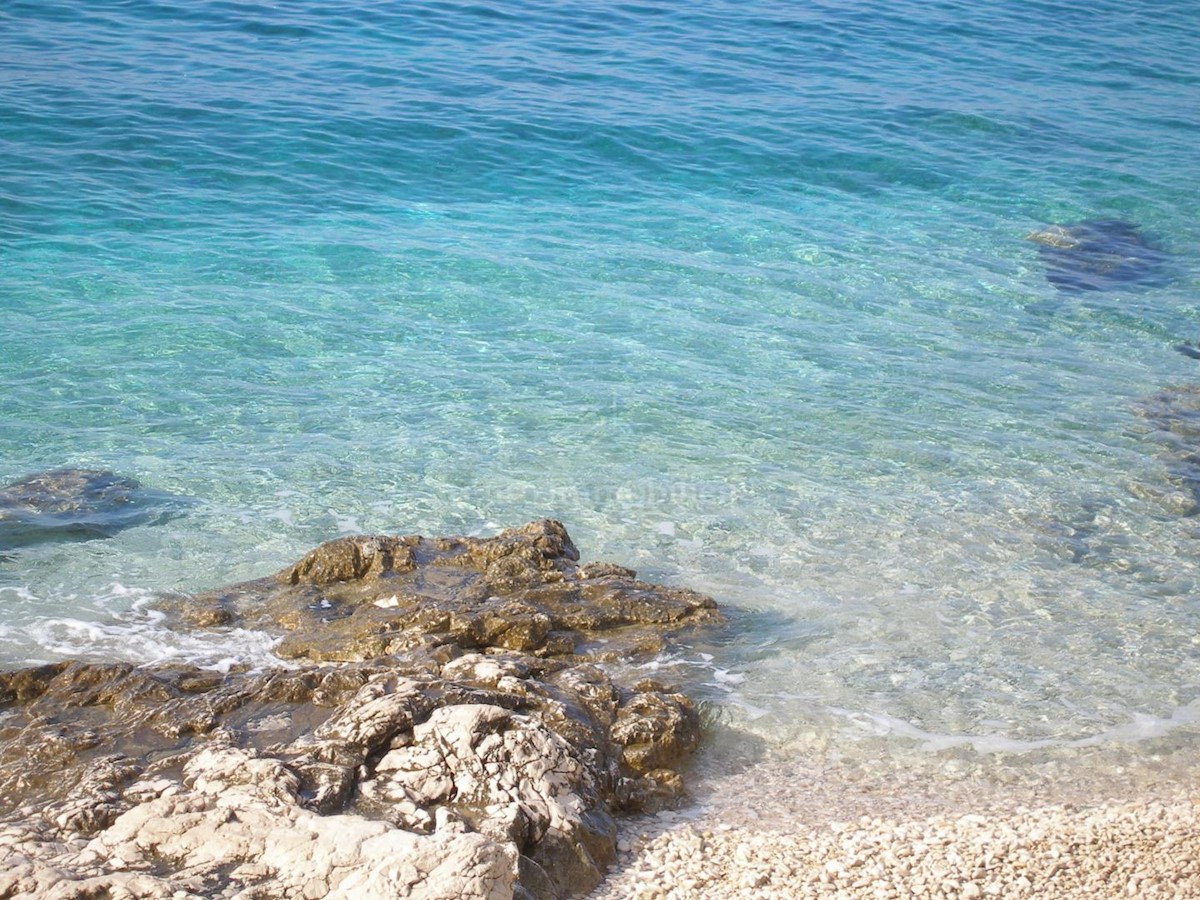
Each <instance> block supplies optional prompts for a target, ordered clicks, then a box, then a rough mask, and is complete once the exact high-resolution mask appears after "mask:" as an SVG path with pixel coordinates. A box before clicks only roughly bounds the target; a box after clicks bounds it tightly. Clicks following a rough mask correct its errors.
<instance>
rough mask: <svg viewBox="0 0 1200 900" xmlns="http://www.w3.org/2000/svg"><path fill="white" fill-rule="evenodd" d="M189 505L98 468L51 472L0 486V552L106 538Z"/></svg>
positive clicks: (132, 480) (169, 514) (162, 518)
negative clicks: (43, 543)
mask: <svg viewBox="0 0 1200 900" xmlns="http://www.w3.org/2000/svg"><path fill="white" fill-rule="evenodd" d="M189 503H190V501H189V500H188V499H187V498H184V497H177V496H173V495H171V494H167V493H164V492H162V491H155V490H152V489H150V488H144V487H142V485H141V484H139V483H138V482H137V481H136V480H134V479H132V478H125V477H123V476H120V475H117V474H116V473H114V472H108V471H105V470H102V469H54V470H52V471H49V472H39V473H37V474H36V475H29V476H27V477H25V478H22V479H21V480H19V481H14V482H13V483H12V484H9V485H6V486H4V487H0V549H5V548H14V547H20V546H24V545H28V544H36V543H41V542H43V541H53V540H89V539H92V538H102V537H111V536H112V535H113V534H116V533H117V532H118V531H121V530H123V529H125V528H131V527H133V526H135V525H150V524H155V523H159V522H163V521H166V520H167V519H171V518H174V517H175V516H178V515H180V514H182V512H183V511H184V509H186V507H187V506H188V505H189Z"/></svg>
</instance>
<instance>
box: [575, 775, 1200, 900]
mask: <svg viewBox="0 0 1200 900" xmlns="http://www.w3.org/2000/svg"><path fill="white" fill-rule="evenodd" d="M1176 774H1177V773H1172V774H1171V775H1169V776H1167V777H1163V773H1161V772H1160V773H1157V775H1155V776H1149V775H1148V774H1147V773H1142V775H1143V776H1146V777H1139V776H1137V775H1132V774H1131V773H1129V772H1125V773H1115V772H1110V773H1109V775H1110V776H1113V775H1116V776H1118V777H1104V778H1101V779H1099V780H1098V779H1095V778H1093V777H1089V776H1086V775H1085V776H1081V777H1078V778H1075V779H1072V780H1069V781H1066V782H1058V783H1057V784H1056V785H1055V788H1054V792H1055V793H1057V794H1058V795H1059V796H1060V797H1062V798H1063V799H1060V800H1059V801H1057V802H1054V801H1051V800H1049V799H1047V788H1046V785H1045V783H1044V782H1041V783H1038V782H1035V781H1029V782H1026V783H1020V784H1007V785H999V784H996V783H995V782H990V781H988V780H987V779H980V778H972V777H968V778H959V779H947V778H945V777H939V776H938V775H936V774H933V773H931V772H930V771H928V769H927V768H925V769H922V767H920V766H918V767H917V768H916V769H914V770H913V771H910V772H909V773H908V774H907V775H897V774H896V773H895V772H893V773H890V774H889V775H888V776H887V777H886V778H885V777H882V776H870V775H867V776H863V775H862V774H861V773H856V774H851V773H849V772H847V771H845V770H844V769H842V768H841V767H840V766H839V765H838V764H832V765H830V764H817V763H812V762H800V761H798V760H796V759H794V758H792V759H774V760H772V759H767V760H763V761H760V762H758V763H756V764H754V765H751V766H750V767H749V768H747V769H745V770H744V771H741V772H739V773H737V774H734V775H727V776H718V777H716V778H710V779H704V780H702V787H703V789H704V791H705V793H704V795H703V796H698V797H697V802H696V803H695V804H694V805H693V806H692V807H690V808H687V809H681V810H672V811H664V812H661V813H659V814H658V815H655V816H649V817H642V818H639V819H635V820H630V821H628V822H626V823H625V825H624V828H623V831H622V835H621V838H620V842H619V845H618V846H619V848H620V855H619V858H618V862H617V865H616V867H615V869H614V873H613V874H612V875H611V876H610V877H609V879H608V880H607V881H606V882H605V883H604V884H603V885H602V886H601V887H600V888H599V889H598V890H597V891H595V892H594V893H593V894H592V895H591V900H693V898H695V900H701V898H703V900H725V898H730V900H732V898H739V900H743V898H761V900H785V898H787V900H792V898H804V897H844V898H910V897H912V898H917V897H927V898H947V900H949V898H973V897H1039V898H1074V897H1089V898H1107V897H1114V898H1115V897H1196V896H1200V827H1198V824H1200V818H1198V813H1200V792H1197V791H1196V790H1195V789H1194V788H1191V789H1189V788H1188V787H1187V786H1186V785H1185V783H1182V782H1181V781H1180V780H1179V779H1178V778H1177V777H1175V775H1176Z"/></svg>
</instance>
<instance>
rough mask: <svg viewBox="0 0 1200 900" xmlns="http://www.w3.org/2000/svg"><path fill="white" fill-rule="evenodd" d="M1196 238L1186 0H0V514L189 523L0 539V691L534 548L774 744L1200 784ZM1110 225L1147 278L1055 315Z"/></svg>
mask: <svg viewBox="0 0 1200 900" xmlns="http://www.w3.org/2000/svg"><path fill="white" fill-rule="evenodd" d="M1198 209H1200V17H1197V16H1196V15H1195V6H1194V4H1193V3H1192V2H1191V0H1154V2H1149V0H1120V2H1118V0H1093V2H1090V3H1087V4H1080V3H1073V2H1065V0H1012V2H1008V3H1003V4H997V3H977V2H967V0H919V2H918V0H895V2H889V3H870V2H861V0H837V2H833V0H811V2H810V0H738V2H733V0H691V2H687V3H683V2H673V0H628V2H617V0H578V2H552V0H506V2H499V0H478V2H472V0H462V2H460V0H288V2H278V3H274V2H251V0H186V2H184V0H137V2H129V0H86V2H85V0H5V2H4V3H3V4H0V484H5V483H9V482H12V481H16V480H17V479H20V478H23V477H25V476H27V475H30V474H32V473H36V472H41V471H46V470H54V469H60V468H64V467H72V468H83V469H104V470H110V471H112V472H115V473H118V474H119V475H121V476H122V477H127V478H132V479H136V480H137V481H139V482H140V483H141V484H142V485H144V486H145V487H146V488H147V489H152V490H154V491H159V492H163V493H165V494H171V495H174V496H178V497H185V498H188V503H187V505H186V506H184V507H181V508H180V510H179V514H178V515H174V516H172V517H166V518H165V520H164V521H160V522H155V523H147V524H143V525H140V526H137V527H131V528H127V529H124V530H121V531H120V532H119V533H116V534H113V535H112V536H110V537H107V538H104V539H94V540H61V539H48V540H43V541H33V542H23V543H21V544H20V545H19V546H13V547H8V548H2V547H0V667H4V668H15V667H18V666H25V665H33V664H40V663H44V662H49V661H54V660H61V659H68V658H82V659H106V660H112V659H120V660H129V661H134V662H139V663H143V662H144V663H151V662H191V663H195V664H197V665H203V666H207V667H212V668H216V669H220V670H229V669H232V668H234V667H244V666H251V667H254V666H266V665H270V664H272V660H273V657H272V655H271V648H272V645H273V642H274V640H275V639H276V636H272V635H267V634H258V633H253V632H249V631H242V630H225V631H220V630H217V631H208V632H193V633H186V634H185V633H179V632H175V631H171V630H169V629H167V628H166V627H164V625H163V623H162V622H161V619H160V617H159V616H158V614H157V613H156V612H155V610H154V606H153V603H154V600H155V598H156V597H159V596H161V594H162V593H163V592H188V591H197V590H201V589H206V588H210V587H214V586H218V585H222V584H228V583H231V582H236V581H239V580H244V579H249V578H255V577H259V576H262V575H266V574H268V573H271V572H273V571H276V570H277V569H279V568H282V567H283V566H285V565H287V564H288V563H290V562H292V561H294V560H295V559H297V558H299V556H301V555H302V554H303V553H305V552H306V551H307V550H308V549H310V548H311V547H313V546H315V545H316V544H318V543H320V542H322V541H324V540H328V539H331V538H335V537H337V536H339V535H347V534H358V533H393V534H412V533H420V534H425V535H430V536H434V535H447V534H466V535H490V534H494V533H496V532H498V531H499V530H501V529H503V528H506V527H510V526H517V525H521V524H523V523H525V522H527V521H530V520H532V519H539V518H543V517H551V518H556V519H560V520H561V521H562V522H563V523H564V524H565V525H566V526H567V528H568V530H569V531H570V533H571V535H572V537H573V538H574V540H575V543H576V544H577V545H578V546H579V548H580V550H581V553H582V555H583V557H584V558H585V559H595V560H605V561H611V562H617V563H620V564H623V565H627V566H631V567H633V568H635V569H637V570H638V572H639V573H640V575H641V576H642V577H643V578H645V579H647V580H650V581H655V582H661V583H665V584H670V585H680V586H687V587H691V588H694V589H696V590H699V591H703V592H705V593H708V594H711V595H712V596H713V597H715V598H716V599H717V601H718V602H719V603H720V604H721V605H722V607H724V608H725V609H726V611H727V612H728V613H729V616H730V627H729V628H728V629H727V630H726V631H724V632H722V633H721V634H719V635H717V636H715V637H712V638H711V639H706V640H704V641H703V642H701V641H693V642H691V643H686V642H685V644H684V645H682V646H680V647H679V648H676V650H674V651H673V652H672V654H671V656H670V657H669V658H663V659H660V660H655V661H654V662H653V663H651V664H650V665H649V667H650V668H662V669H664V670H666V671H668V672H669V673H670V674H671V675H672V677H678V678H681V679H682V680H683V682H684V684H685V687H687V689H688V690H690V691H692V692H693V693H694V694H695V695H696V696H698V697H699V698H701V701H702V704H703V707H704V709H705V715H706V717H707V721H709V722H710V724H711V725H712V727H713V728H714V729H725V730H727V732H728V733H731V734H738V735H745V736H751V737H752V738H753V739H754V740H755V741H757V742H760V743H761V744H762V745H764V746H767V747H769V748H772V750H773V752H778V753H787V752H789V748H791V749H793V750H797V752H798V749H799V748H812V747H814V746H819V747H823V748H825V749H826V750H828V751H829V752H836V753H838V754H843V755H845V754H850V755H853V754H854V753H855V752H864V753H865V752H868V751H867V750H866V749H863V750H861V751H857V750H856V748H867V747H869V748H871V749H870V751H869V752H871V753H878V752H879V748H880V746H886V747H891V748H896V752H897V753H899V752H900V749H899V748H902V749H903V752H905V753H911V754H912V755H914V756H916V757H920V756H921V755H934V756H936V755H937V754H947V753H950V754H957V756H958V757H959V758H964V759H965V758H968V757H969V758H970V759H973V760H976V761H978V762H979V763H980V764H981V765H986V763H987V760H989V759H993V758H1000V757H1003V758H1004V759H1005V760H1006V765H1020V761H1021V760H1022V759H1033V758H1035V757H1036V758H1041V757H1039V756H1038V755H1039V753H1041V754H1044V752H1046V751H1054V752H1064V753H1066V752H1071V751H1072V750H1073V749H1082V748H1089V747H1099V746H1105V747H1115V748H1119V750H1120V753H1121V755H1122V759H1123V760H1125V763H1124V764H1128V763H1129V761H1130V760H1137V759H1139V758H1143V757H1146V758H1148V757H1149V756H1152V755H1154V754H1159V753H1161V752H1162V748H1163V746H1164V741H1165V742H1168V743H1170V744H1171V746H1172V748H1173V749H1172V752H1174V753H1176V754H1184V755H1188V754H1190V757H1189V758H1191V759H1192V760H1200V518H1197V517H1195V516H1193V515H1192V513H1193V512H1194V511H1195V496H1194V494H1195V489H1196V482H1195V481H1189V480H1188V479H1187V478H1182V479H1181V477H1180V471H1181V468H1180V467H1181V465H1185V464H1186V463H1187V460H1188V454H1189V453H1190V452H1193V451H1194V450H1195V449H1196V448H1194V447H1191V446H1190V445H1189V440H1191V438H1195V434H1196V432H1195V431H1193V432H1192V433H1191V438H1188V437H1187V436H1186V435H1184V436H1183V437H1181V436H1180V435H1179V434H1173V433H1172V430H1171V429H1172V425H1171V422H1170V421H1165V422H1164V420H1163V418H1162V417H1161V416H1160V417H1157V418H1156V417H1155V416H1154V415H1147V414H1146V409H1147V403H1150V405H1151V407H1153V403H1154V401H1153V400H1152V399H1151V400H1149V401H1148V400H1147V398H1154V397H1155V396H1156V395H1160V392H1163V391H1167V390H1172V389H1181V390H1182V391H1184V392H1185V393H1186V391H1187V389H1188V387H1189V386H1192V385H1197V384H1200V361H1197V360H1196V359H1194V358H1192V357H1190V356H1188V355H1185V354H1184V353H1180V352H1176V348H1177V347H1178V345H1180V344H1182V343H1183V342H1185V341H1189V340H1195V339H1197V338H1200V220H1198V217H1197V211H1198ZM1097 221H1098V222H1102V223H1113V222H1121V223H1127V224H1128V225H1129V226H1132V227H1133V228H1135V229H1136V233H1137V234H1138V235H1140V236H1141V238H1142V239H1144V241H1145V243H1146V246H1147V247H1153V248H1154V251H1155V254H1156V256H1157V257H1160V258H1158V259H1157V262H1156V265H1155V272H1156V277H1154V278H1130V279H1127V280H1126V279H1116V278H1114V279H1112V281H1111V283H1108V282H1106V283H1105V284H1103V285H1102V286H1101V288H1100V289H1098V290H1072V289H1070V288H1069V286H1068V287H1067V288H1066V289H1064V287H1063V286H1061V285H1056V284H1054V283H1051V281H1050V280H1048V279H1047V277H1046V276H1047V274H1048V272H1047V256H1046V249H1045V248H1046V245H1045V244H1044V243H1038V242H1037V241H1032V240H1029V239H1027V238H1028V236H1029V235H1030V234H1031V233H1034V232H1037V231H1039V230H1044V229H1047V228H1050V227H1052V226H1064V227H1065V228H1069V227H1070V226H1072V225H1073V224H1075V223H1080V222H1097ZM1184 418H1186V416H1184ZM1181 461H1182V462H1181Z"/></svg>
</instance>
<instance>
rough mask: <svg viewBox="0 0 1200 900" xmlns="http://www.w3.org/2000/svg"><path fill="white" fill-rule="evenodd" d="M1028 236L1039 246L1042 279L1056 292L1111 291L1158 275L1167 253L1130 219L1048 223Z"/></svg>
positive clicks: (1156, 278) (1146, 282) (1147, 281)
mask: <svg viewBox="0 0 1200 900" xmlns="http://www.w3.org/2000/svg"><path fill="white" fill-rule="evenodd" d="M1028 239H1029V240H1031V241H1033V242H1035V243H1036V244H1037V245H1038V254H1039V256H1040V257H1041V260H1042V263H1043V265H1045V267H1046V280H1047V281H1049V282H1050V283H1051V284H1052V285H1054V286H1055V287H1056V288H1058V289H1059V290H1060V291H1064V292H1067V293H1076V292H1080V291H1107V290H1116V289H1119V288H1121V287H1126V286H1129V285H1138V284H1143V285H1149V284H1155V283H1157V282H1159V281H1161V280H1162V278H1163V268H1164V263H1165V262H1166V254H1165V253H1164V252H1163V251H1162V250H1160V249H1158V248H1157V247H1154V246H1152V245H1151V244H1150V243H1149V242H1148V241H1147V240H1146V239H1145V238H1144V237H1143V236H1142V233H1141V231H1140V230H1139V229H1138V227H1137V226H1136V225H1133V224H1132V223H1130V222H1124V221H1121V220H1119V219H1093V220H1089V221H1085V222H1076V223H1074V224H1072V225H1051V226H1048V227H1046V228H1042V229H1038V230H1036V231H1033V232H1031V233H1030V234H1029V235H1028Z"/></svg>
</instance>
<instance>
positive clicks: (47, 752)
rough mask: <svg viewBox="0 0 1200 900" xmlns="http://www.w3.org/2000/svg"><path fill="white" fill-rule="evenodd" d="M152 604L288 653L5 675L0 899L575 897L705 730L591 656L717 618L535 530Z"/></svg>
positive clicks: (342, 560)
mask: <svg viewBox="0 0 1200 900" xmlns="http://www.w3.org/2000/svg"><path fill="white" fill-rule="evenodd" d="M393 597H395V598H396V599H395V601H394V602H393V601H392V599H391V598H393ZM382 601H386V602H382ZM166 605H167V606H168V607H169V608H170V610H171V612H172V615H174V616H176V617H177V618H178V621H179V622H180V624H181V625H182V624H184V623H186V622H191V623H193V624H192V626H191V627H210V626H214V625H215V626H219V627H224V626H226V625H229V624H233V623H236V624H238V625H240V626H243V627H265V628H271V629H274V630H277V631H278V630H283V629H290V632H289V635H288V638H289V641H288V642H287V643H286V647H287V648H288V652H289V653H290V655H291V656H292V657H293V658H295V659H300V660H303V661H304V662H303V663H302V664H301V665H300V666H299V667H296V668H280V669H277V670H271V671H267V672H240V673H239V672H234V673H231V674H227V675H222V674H219V673H215V672H211V671H205V670H199V669H194V668H191V667H187V666H154V667H142V668H137V667H133V666H130V665H127V664H112V665H97V664H84V663H78V662H65V663H58V664H53V665H47V666H41V667H37V668H32V669H25V670H21V671H17V672H10V673H6V674H3V675H0V897H18V896H19V897H25V896H32V897H92V896H128V897H233V896H238V897H264V898H265V897H272V898H274V897H351V896H352V897H356V898H357V897H364V898H370V897H414V898H415V897H426V898H434V897H437V898H441V897H446V898H449V897H469V898H507V897H518V898H558V897H569V896H576V895H580V894H582V893H585V892H586V891H588V890H590V889H591V888H592V887H594V886H595V885H596V884H597V883H598V882H599V881H600V879H601V877H602V875H603V872H604V870H605V868H606V867H607V866H608V865H609V863H610V862H611V861H612V860H613V859H614V858H615V854H616V824H615V820H614V815H615V814H619V813H624V812H638V811H653V810H656V809H659V808H662V807H664V806H666V805H669V804H671V803H672V802H674V801H675V800H677V799H678V797H679V795H680V792H681V790H682V781H681V778H680V774H679V769H680V765H681V763H682V762H683V760H684V759H685V758H686V756H687V754H688V753H689V752H690V751H691V750H692V749H693V748H694V747H695V746H696V744H697V742H698V740H699V735H700V730H699V722H698V718H697V716H696V713H695V711H694V709H693V706H692V704H691V702H690V701H689V700H688V698H687V697H685V696H683V695H682V694H680V693H678V692H676V691H674V690H672V689H670V688H668V687H665V686H663V685H660V684H657V683H654V682H649V681H643V682H640V683H638V684H636V685H628V684H622V683H620V682H619V681H617V680H614V677H613V676H612V675H611V674H610V672H609V671H608V670H606V668H605V666H604V661H605V660H606V659H611V658H612V657H613V656H614V654H622V655H627V654H638V653H641V654H642V655H643V657H644V658H646V659H648V658H649V654H651V653H652V652H654V649H655V648H658V647H661V646H662V645H663V643H664V642H667V641H670V640H671V636H672V635H673V634H679V633H681V632H683V631H686V630H689V629H692V630H697V629H712V628H713V627H715V626H717V625H718V624H719V622H720V614H719V612H718V611H717V610H716V608H715V605H714V604H713V602H712V600H710V599H709V598H706V597H703V596H701V595H698V594H694V593H692V592H688V591H680V590H673V589H667V588H661V587H656V586H653V585H649V584H646V583H644V582H640V581H637V580H636V578H635V577H634V574H633V573H632V572H631V571H630V570H627V569H623V568H621V567H617V566H610V565H592V566H579V564H578V553H577V551H576V550H575V548H574V546H573V545H572V544H571V541H570V538H569V537H568V536H567V533H566V531H565V529H563V528H562V526H561V525H560V524H559V523H557V522H550V521H546V522H539V523H532V524H530V525H528V526H525V527H524V528H522V529H516V530H513V531H509V532H504V533H503V534H501V535H499V536H498V537H496V538H490V539H449V540H441V541H428V540H426V539H423V538H390V537H389V538H383V537H373V538H347V539H342V540H339V541H334V542H331V543H330V544H326V545H323V546H322V547H320V548H317V550H315V551H313V552H312V553H310V554H308V555H307V556H305V557H304V559H303V560H301V561H300V562H298V563H297V564H296V565H294V566H291V567H288V568H287V569H284V570H283V571H281V572H279V573H277V574H276V575H275V576H272V577H270V578H267V579H262V580H260V581H255V582H250V583H247V584H243V585H237V586H235V587H233V588H230V589H227V590H223V591H214V592H208V593H206V594H203V595H198V596H197V597H195V598H191V601H189V598H183V597H175V598H171V599H170V600H169V601H168V602H167V603H166ZM196 623H200V624H196ZM322 626H326V627H328V629H329V631H330V634H328V635H324V634H322ZM330 660H345V661H341V662H336V663H334V662H330Z"/></svg>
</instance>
